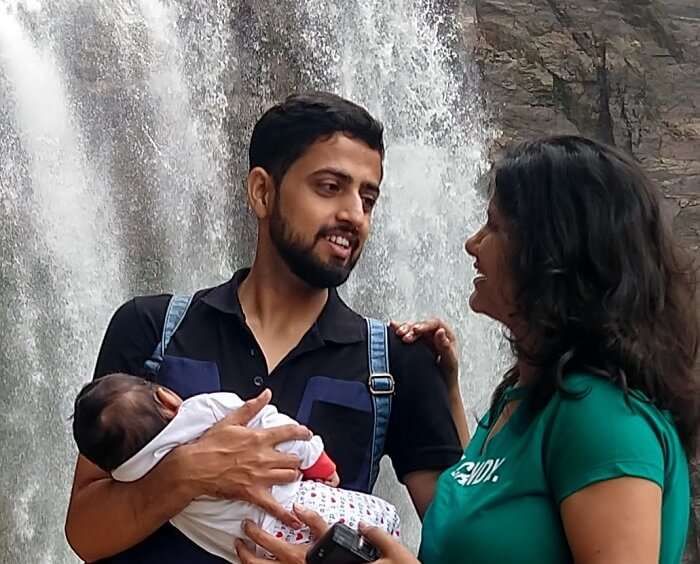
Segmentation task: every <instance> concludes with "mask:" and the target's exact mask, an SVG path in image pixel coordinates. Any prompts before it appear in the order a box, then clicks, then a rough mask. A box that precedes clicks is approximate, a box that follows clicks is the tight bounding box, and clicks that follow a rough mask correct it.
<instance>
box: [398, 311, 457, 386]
mask: <svg viewBox="0 0 700 564" xmlns="http://www.w3.org/2000/svg"><path fill="white" fill-rule="evenodd" d="M390 325H391V328H392V329H394V331H395V332H396V334H397V335H398V336H399V337H400V338H401V340H402V341H403V342H404V343H413V342H415V341H417V340H418V339H423V340H424V341H425V342H426V344H427V345H428V346H429V347H430V348H431V349H432V350H433V352H434V353H435V355H436V357H437V364H438V366H439V367H440V371H441V372H442V376H443V378H444V379H445V384H447V389H448V390H452V389H455V388H458V387H459V353H458V350H457V349H458V347H457V337H456V336H455V334H454V331H452V329H451V328H450V326H449V325H447V324H446V323H445V322H444V321H442V320H441V319H437V318H434V319H428V320H426V321H418V322H416V323H414V322H412V321H411V322H403V323H401V322H397V321H392V322H391V323H390Z"/></svg>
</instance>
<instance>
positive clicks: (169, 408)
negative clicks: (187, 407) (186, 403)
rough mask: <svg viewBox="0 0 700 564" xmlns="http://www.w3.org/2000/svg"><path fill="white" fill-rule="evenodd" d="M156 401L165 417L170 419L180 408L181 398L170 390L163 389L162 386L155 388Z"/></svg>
mask: <svg viewBox="0 0 700 564" xmlns="http://www.w3.org/2000/svg"><path fill="white" fill-rule="evenodd" d="M155 395H156V401H158V403H159V404H160V405H161V407H162V408H163V410H164V412H165V415H166V416H167V417H168V418H169V419H172V418H173V417H175V415H176V414H177V412H178V410H179V409H180V406H181V405H182V398H181V397H180V396H178V395H177V394H176V393H175V392H173V391H172V390H169V389H168V388H164V387H162V386H157V387H156V389H155Z"/></svg>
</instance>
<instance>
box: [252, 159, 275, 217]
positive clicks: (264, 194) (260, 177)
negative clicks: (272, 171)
mask: <svg viewBox="0 0 700 564" xmlns="http://www.w3.org/2000/svg"><path fill="white" fill-rule="evenodd" d="M247 191H248V205H249V206H250V209H252V210H253V213H255V215H256V217H257V218H258V219H266V218H267V217H269V215H270V213H272V206H273V205H274V200H275V198H274V191H275V182H274V180H273V179H272V177H271V176H270V175H269V173H268V172H267V171H266V170H265V169H264V168H262V167H259V166H256V167H255V168H253V169H252V170H251V171H250V172H249V173H248V179H247Z"/></svg>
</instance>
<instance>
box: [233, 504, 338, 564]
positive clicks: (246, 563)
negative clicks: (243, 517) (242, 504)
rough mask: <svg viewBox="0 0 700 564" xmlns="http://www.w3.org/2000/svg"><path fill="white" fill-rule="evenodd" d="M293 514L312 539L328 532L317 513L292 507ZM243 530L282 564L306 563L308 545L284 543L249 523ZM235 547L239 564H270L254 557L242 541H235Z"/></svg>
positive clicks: (263, 559)
mask: <svg viewBox="0 0 700 564" xmlns="http://www.w3.org/2000/svg"><path fill="white" fill-rule="evenodd" d="M294 513H295V514H296V516H297V517H298V518H299V520H300V521H301V522H302V523H304V524H306V525H307V526H308V527H309V529H311V535H312V536H313V538H316V539H317V538H319V537H322V536H323V534H324V533H325V532H326V531H327V530H328V526H329V525H328V523H326V522H325V521H324V520H323V519H322V518H321V516H320V515H319V514H318V513H315V512H313V511H309V510H308V509H304V508H302V507H299V506H297V505H295V506H294ZM243 530H244V531H245V534H246V535H248V538H249V539H250V540H252V541H253V542H254V543H255V544H257V545H258V546H261V547H263V548H264V549H266V550H267V551H268V552H269V553H270V554H273V555H274V556H275V558H276V559H277V560H278V561H279V562H281V563H282V564H304V563H305V562H306V553H307V552H308V551H309V549H310V548H311V545H310V544H289V543H286V542H284V541H283V540H280V539H278V538H275V537H273V536H272V535H271V534H269V533H266V532H265V531H263V530H262V529H261V528H260V527H258V526H257V525H255V524H254V523H252V522H250V521H247V522H246V523H245V524H244V525H243ZM235 545H236V552H237V553H238V558H240V560H241V564H270V561H269V560H268V559H267V558H261V557H259V556H256V555H255V552H254V551H253V550H251V549H250V548H248V546H246V544H245V542H243V541H242V540H240V539H236V543H235Z"/></svg>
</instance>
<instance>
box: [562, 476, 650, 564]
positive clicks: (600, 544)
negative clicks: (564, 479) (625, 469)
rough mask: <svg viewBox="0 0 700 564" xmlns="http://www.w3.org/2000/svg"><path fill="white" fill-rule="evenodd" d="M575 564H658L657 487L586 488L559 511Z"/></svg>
mask: <svg viewBox="0 0 700 564" xmlns="http://www.w3.org/2000/svg"><path fill="white" fill-rule="evenodd" d="M560 511H561V517H562V521H563V523H564V530H565V532H566V538H567V540H568V543H569V547H570V549H571V553H572V554H573V556H574V562H576V564H657V563H658V562H659V552H660V548H661V488H660V487H659V486H658V485H657V484H656V483H654V482H652V481H650V480H644V479H641V478H631V477H624V478H616V479H613V480H606V481H604V482H598V483H595V484H593V485H590V486H588V487H586V488H584V489H582V490H580V491H578V492H576V493H574V494H572V495H571V496H569V497H567V498H566V499H564V500H563V501H562V503H561V506H560Z"/></svg>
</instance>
